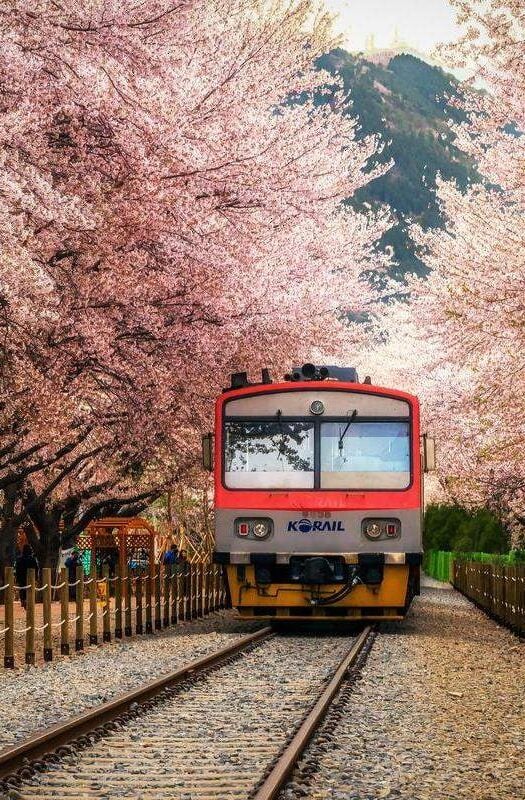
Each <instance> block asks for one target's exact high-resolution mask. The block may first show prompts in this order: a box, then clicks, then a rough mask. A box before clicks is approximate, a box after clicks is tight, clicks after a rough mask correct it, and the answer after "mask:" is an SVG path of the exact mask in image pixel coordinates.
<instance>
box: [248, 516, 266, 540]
mask: <svg viewBox="0 0 525 800" xmlns="http://www.w3.org/2000/svg"><path fill="white" fill-rule="evenodd" d="M252 532H253V535H254V536H256V537H257V538H258V539H265V538H266V536H268V534H269V533H270V526H269V525H268V523H267V522H265V521H264V520H261V521H260V522H254V523H253V525H252Z"/></svg>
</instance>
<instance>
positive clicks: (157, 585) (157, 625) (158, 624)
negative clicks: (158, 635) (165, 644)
mask: <svg viewBox="0 0 525 800" xmlns="http://www.w3.org/2000/svg"><path fill="white" fill-rule="evenodd" d="M160 570H161V567H160V564H157V565H156V571H155V630H156V631H160V629H161V628H162V621H161V608H160Z"/></svg>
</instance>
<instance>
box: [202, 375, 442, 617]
mask: <svg viewBox="0 0 525 800" xmlns="http://www.w3.org/2000/svg"><path fill="white" fill-rule="evenodd" d="M213 438H214V439H215V447H214V448H212V440H213ZM422 443H423V444H422ZM213 450H214V451H215V452H214V456H213ZM203 453H204V465H205V466H206V467H207V468H208V469H214V472H215V526H216V549H215V554H214V560H215V562H216V563H219V564H223V565H225V568H226V571H227V576H228V586H229V591H230V594H231V600H232V604H233V606H235V607H236V608H237V609H238V611H239V613H240V614H241V616H242V617H249V618H258V619H270V620H283V619H288V620H289V619H290V618H293V619H312V618H324V619H331V620H333V619H349V618H356V617H357V618H361V619H385V618H390V619H400V618H402V617H403V616H404V615H405V614H406V612H407V610H408V608H409V606H410V603H411V600H412V598H413V597H414V595H416V594H418V593H419V575H420V565H421V558H422V542H421V511H422V471H423V469H425V468H431V467H432V464H431V463H430V462H431V460H433V442H431V440H428V439H426V437H420V430H419V404H418V400H417V398H416V397H414V396H412V395H410V394H407V393H405V392H401V391H397V390H395V389H385V388H382V387H379V386H373V385H372V384H371V383H370V380H369V379H368V378H367V379H365V382H364V383H359V381H358V378H357V374H356V372H355V370H354V369H351V368H341V367H320V368H316V367H315V366H314V365H312V364H305V365H304V366H303V367H302V368H300V369H296V370H294V371H293V372H292V373H291V375H287V376H286V377H285V381H284V382H283V383H272V382H271V381H270V378H269V375H268V372H267V371H266V370H263V376H262V382H261V383H260V384H252V383H249V382H248V380H247V376H246V373H237V374H234V375H232V383H231V387H230V388H229V389H227V390H225V391H224V393H223V394H222V395H221V396H220V397H219V398H218V400H217V403H216V414H215V434H214V437H213V435H212V434H208V435H207V436H205V437H204V440H203ZM425 461H426V462H427V463H426V464H425Z"/></svg>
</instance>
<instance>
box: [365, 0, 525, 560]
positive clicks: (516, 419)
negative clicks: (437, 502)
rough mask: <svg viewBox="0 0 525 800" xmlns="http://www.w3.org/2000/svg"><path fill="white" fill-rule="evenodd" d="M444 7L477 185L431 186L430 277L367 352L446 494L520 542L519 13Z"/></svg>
mask: <svg viewBox="0 0 525 800" xmlns="http://www.w3.org/2000/svg"><path fill="white" fill-rule="evenodd" d="M452 5H454V6H456V7H457V9H458V11H459V14H460V16H459V19H460V22H461V23H463V24H464V25H465V28H466V32H465V35H464V37H463V38H462V39H460V41H459V42H458V43H455V44H453V45H451V46H449V47H448V48H447V49H446V53H447V57H448V58H449V59H453V60H454V61H455V63H456V64H458V65H460V66H465V67H468V68H469V69H470V71H471V72H473V75H472V78H471V80H470V81H469V82H468V83H466V84H465V85H464V87H463V89H464V98H463V101H462V102H463V105H464V107H465V108H466V109H467V110H468V111H469V112H470V118H469V121H468V122H467V123H465V124H464V125H462V126H456V127H455V133H456V134H457V136H458V142H459V143H460V144H461V146H462V147H463V149H464V150H465V151H466V152H467V153H469V154H470V155H472V156H473V157H474V158H475V159H476V161H477V163H478V165H479V171H480V173H481V174H482V175H484V176H485V178H486V181H485V183H484V184H482V185H477V186H472V187H470V188H469V189H468V190H467V191H466V192H461V191H460V190H459V189H458V188H457V187H456V186H455V185H454V184H452V183H447V182H441V183H440V184H439V186H438V198H439V201H440V203H441V207H442V211H443V214H444V215H445V217H446V219H447V229H446V231H428V232H422V231H421V230H419V229H417V228H415V229H414V231H413V234H414V237H415V239H416V241H417V243H418V244H419V245H420V247H421V252H422V253H423V254H424V256H423V257H424V259H425V262H426V264H427V265H428V266H429V267H430V270H431V272H430V276H429V277H428V279H427V280H423V281H419V280H412V281H409V286H408V287H407V288H408V292H409V293H410V297H411V302H410V304H409V305H408V306H405V305H402V306H397V307H389V309H388V311H387V314H386V318H385V319H384V320H383V321H382V323H380V327H381V329H382V336H381V342H382V343H381V345H380V347H379V349H378V351H377V353H376V354H375V358H376V359H377V360H378V363H381V364H382V365H383V366H384V367H385V368H388V365H389V364H390V369H392V367H393V366H394V368H395V372H396V378H397V380H398V381H401V382H403V383H405V384H407V385H410V386H411V387H412V389H413V390H415V391H416V392H418V393H419V394H420V396H421V398H422V400H423V407H424V411H425V415H426V420H427V424H428V426H429V428H430V429H431V430H432V431H433V432H434V433H435V434H436V437H437V439H438V445H439V461H440V465H439V477H440V481H441V484H442V486H443V488H444V489H445V491H446V493H447V495H448V497H450V498H452V499H454V500H457V501H459V502H464V503H466V504H467V505H468V504H485V505H488V506H489V507H491V508H493V509H494V510H495V511H496V512H497V513H498V514H499V515H500V516H502V517H504V518H505V520H506V521H507V523H508V524H509V526H510V527H511V528H512V529H513V542H514V544H520V542H522V541H523V526H524V525H525V469H524V459H523V449H524V446H525V422H524V420H525V400H524V398H525V362H524V360H523V353H524V352H525V302H524V298H525V256H524V252H525V251H524V244H525V217H524V210H525V137H524V136H523V133H522V132H523V131H525V100H524V98H525V92H524V89H525V58H524V56H525V16H524V14H523V5H522V3H519V2H514V0H492V1H491V2H489V3H485V2H483V3H482V2H463V0H453V2H452ZM480 82H481V83H480ZM480 85H481V86H482V87H483V90H484V91H480V88H479V87H480ZM385 331H387V333H386V334H385ZM396 359H397V361H396ZM396 364H397V368H396V367H395V365H396Z"/></svg>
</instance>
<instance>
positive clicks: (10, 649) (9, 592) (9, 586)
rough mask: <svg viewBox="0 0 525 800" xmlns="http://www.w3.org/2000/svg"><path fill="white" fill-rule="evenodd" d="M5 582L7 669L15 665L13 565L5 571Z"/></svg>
mask: <svg viewBox="0 0 525 800" xmlns="http://www.w3.org/2000/svg"><path fill="white" fill-rule="evenodd" d="M4 583H5V584H6V588H5V592H4V603H5V607H4V609H5V613H4V618H5V624H4V628H5V640H4V648H5V649H4V667H5V668H6V669H14V666H15V653H14V646H15V632H14V625H15V608H14V606H15V576H14V570H13V567H6V568H5V573H4Z"/></svg>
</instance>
